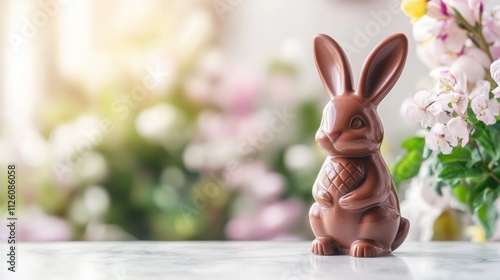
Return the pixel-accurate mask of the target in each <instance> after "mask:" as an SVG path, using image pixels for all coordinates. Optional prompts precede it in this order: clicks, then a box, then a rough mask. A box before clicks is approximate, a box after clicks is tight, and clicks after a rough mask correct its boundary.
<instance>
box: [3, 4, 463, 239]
mask: <svg viewBox="0 0 500 280" xmlns="http://www.w3.org/2000/svg"><path fill="white" fill-rule="evenodd" d="M399 5H400V1H398V0H394V1H383V0H374V1H368V0H356V1H354V0H349V1H346V0H315V1H303V0H294V1H290V0H273V1H265V0H251V1H250V0H168V1H159V0H152V1H139V0H127V1H118V0H110V1H96V0H93V1H84V0H33V1H31V0H30V1H15V0H6V1H1V2H0V13H1V16H0V30H1V32H0V34H1V37H0V55H1V57H0V71H1V75H0V88H1V90H0V98H1V99H0V135H1V140H0V149H1V157H0V163H1V165H0V166H3V167H2V168H4V169H5V168H6V165H7V163H15V164H16V165H17V169H18V205H17V213H18V216H19V219H20V220H19V226H20V228H19V229H18V239H19V240H22V241H35V242H41V241H65V240H134V239H141V240H208V239H216V240H270V239H275V240H276V239H277V240H301V239H310V238H312V233H311V231H310V227H309V224H308V219H307V213H308V210H309V206H310V205H311V204H312V196H311V187H312V183H313V182H314V180H315V178H316V175H317V173H318V170H319V168H320V166H321V164H322V162H323V160H324V158H325V153H324V152H323V151H321V150H320V149H319V148H318V147H317V145H316V143H315V142H314V134H315V132H316V129H317V127H318V126H319V122H320V119H321V112H322V108H323V106H324V105H325V104H326V102H327V101H328V98H327V94H326V92H325V90H324V89H323V86H322V84H321V82H320V79H319V77H318V74H317V72H316V69H315V65H314V59H313V56H312V39H313V37H314V35H316V34H318V33H326V34H329V35H330V36H332V37H333V38H335V39H336V40H337V41H338V42H339V43H340V44H341V45H342V46H343V47H344V48H345V50H346V53H347V54H348V56H349V59H350V61H351V64H352V68H353V74H354V78H355V79H357V77H358V76H359V72H360V69H361V65H362V63H363V61H364V59H365V57H366V56H367V55H368V53H369V52H370V51H371V49H372V48H373V47H374V46H375V45H376V44H378V43H379V42H380V41H382V40H383V39H384V38H385V37H387V36H389V35H391V34H393V33H395V32H403V33H406V34H407V35H408V36H409V37H410V52H409V58H408V61H407V64H406V68H405V71H404V72H403V74H402V77H401V78H400V80H399V82H398V83H397V85H396V86H395V88H394V89H393V90H392V92H391V93H390V94H389V95H388V97H387V98H386V99H385V100H384V102H383V103H382V104H381V105H380V106H379V113H380V115H381V118H382V121H383V123H384V126H385V141H384V145H383V154H384V157H385V159H386V161H387V163H388V164H389V165H391V163H393V162H394V160H395V158H396V157H397V156H398V154H399V153H400V152H401V149H400V142H401V140H402V139H404V138H406V137H408V136H410V135H412V134H413V133H414V132H415V131H416V127H415V126H414V125H410V124H409V123H408V122H406V121H405V120H404V119H402V118H401V115H400V107H401V103H402V102H403V100H404V99H406V98H408V97H410V96H412V95H413V93H414V92H415V91H416V89H418V88H421V87H422V85H423V84H426V83H427V82H426V79H427V78H426V75H427V74H426V73H427V69H426V68H425V67H424V66H423V65H422V64H421V63H420V62H419V61H418V59H417V57H416V55H415V49H414V45H413V40H411V25H410V20H409V18H407V17H406V16H404V15H403V13H402V12H401V11H400V8H399ZM3 173H6V172H2V175H1V176H5V174H3ZM2 178H4V177H2ZM2 189H3V188H2ZM417 196H418V197H420V195H417ZM401 197H402V198H403V197H405V193H404V192H403V191H401ZM436 199H437V200H439V199H442V198H432V199H430V200H429V199H427V200H425V201H427V202H429V201H435V200H436ZM412 203H413V204H412ZM415 203H416V204H419V206H421V205H422V204H421V201H420V200H418V199H415V200H414V201H413V202H411V201H410V205H415ZM428 204H429V206H428V208H426V209H424V210H422V213H424V214H422V215H423V216H424V217H429V216H425V213H427V214H428V215H430V217H431V218H427V220H425V219H424V220H423V221H421V222H418V221H417V223H415V224H414V225H415V226H414V229H416V230H418V232H416V233H414V234H413V239H415V240H419V239H422V240H431V239H440V238H441V239H457V238H463V235H460V234H459V235H450V234H456V233H453V232H452V233H449V231H450V229H451V231H456V229H455V228H454V226H455V227H458V226H456V225H455V223H457V222H456V221H455V220H453V222H449V219H448V220H445V223H444V224H442V225H441V226H442V227H444V228H445V229H444V232H445V233H444V234H445V235H444V236H436V233H435V220H436V218H437V217H441V216H442V215H443V213H446V211H447V210H443V209H447V206H446V205H448V204H446V203H445V204H444V205H445V206H435V205H436V203H434V202H429V203H428ZM432 205H434V206H432ZM0 207H1V209H2V210H1V212H0V215H5V209H7V206H6V199H5V195H4V194H1V195H0ZM407 208H408V207H407ZM409 209H411V207H410V208H409ZM405 211H407V212H405ZM408 211H411V210H403V215H410V214H411V213H408ZM445 218H446V217H445ZM2 220H4V218H3V217H2ZM426 221H427V222H426ZM446 223H448V224H446ZM450 224H451V225H450ZM443 225H444V226H443ZM412 226H413V224H412ZM4 230H5V229H4V227H2V229H1V230H0V233H1V235H2V236H3V238H5V236H6V232H5V231H4ZM2 231H3V232H2ZM422 232H423V233H422Z"/></svg>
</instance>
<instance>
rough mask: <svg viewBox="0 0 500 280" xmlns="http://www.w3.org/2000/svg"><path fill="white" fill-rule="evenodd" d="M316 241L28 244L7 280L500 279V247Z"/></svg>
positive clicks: (1, 249) (4, 274) (0, 250)
mask: <svg viewBox="0 0 500 280" xmlns="http://www.w3.org/2000/svg"><path fill="white" fill-rule="evenodd" d="M309 244H310V243H309V242H224V241H219V242H201V241H200V242H103V243H95V242H93V243H89V242H87V243H84V242H71V243H43V244H36V243H21V244H19V245H18V246H19V247H18V267H17V269H18V271H17V272H15V273H12V272H10V271H8V270H7V264H6V261H5V256H6V254H7V251H6V250H7V247H6V246H4V245H5V244H4V245H1V246H0V255H1V256H3V258H2V262H1V264H0V279H27V280H36V279H41V280H58V279H61V280H62V279H64V280H71V279H82V280H83V279H85V280H87V279H88V280H100V279H106V280H136V279H141V280H143V279H144V280H148V279H237V280H240V279H257V280H262V279H398V280H399V279H500V243H481V244H474V243H463V242H440V243H437V242H434V243H405V244H403V246H402V247H401V248H399V249H398V250H397V251H396V252H394V253H393V254H392V256H388V257H383V258H370V259H361V258H351V257H349V256H326V257H324V256H313V255H311V254H310V253H309Z"/></svg>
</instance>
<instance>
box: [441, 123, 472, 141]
mask: <svg viewBox="0 0 500 280" xmlns="http://www.w3.org/2000/svg"><path fill="white" fill-rule="evenodd" d="M446 127H447V128H448V130H449V131H450V134H451V136H453V137H455V138H456V139H457V141H460V142H461V144H462V147H465V145H466V144H467V143H469V135H470V131H469V128H468V127H467V122H466V121H465V120H464V119H462V118H460V117H458V118H453V119H451V120H449V121H448V122H447V123H446Z"/></svg>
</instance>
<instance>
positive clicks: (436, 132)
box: [425, 123, 458, 154]
mask: <svg viewBox="0 0 500 280" xmlns="http://www.w3.org/2000/svg"><path fill="white" fill-rule="evenodd" d="M425 145H426V146H427V147H428V148H429V149H431V150H433V151H437V150H441V152H443V154H450V153H451V151H452V150H453V148H452V146H453V147H455V146H457V145H458V140H457V138H456V137H453V135H451V133H450V131H449V129H448V127H446V126H445V125H444V124H442V123H437V124H435V125H434V126H433V127H432V128H431V130H430V131H429V132H428V133H427V135H426V136H425Z"/></svg>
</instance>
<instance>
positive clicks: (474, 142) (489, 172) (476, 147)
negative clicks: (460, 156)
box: [471, 140, 500, 184]
mask: <svg viewBox="0 0 500 280" xmlns="http://www.w3.org/2000/svg"><path fill="white" fill-rule="evenodd" d="M471 145H472V146H473V147H474V148H475V149H476V150H477V152H478V154H479V157H480V158H481V162H482V163H483V166H484V168H485V169H486V173H488V175H490V176H491V178H493V179H494V180H495V181H497V183H499V184H500V179H498V177H497V176H496V175H495V173H493V171H492V170H491V169H490V167H489V166H488V164H487V163H486V161H485V160H484V157H483V154H482V153H481V150H480V149H479V146H478V145H477V142H476V140H474V141H472V142H471Z"/></svg>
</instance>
